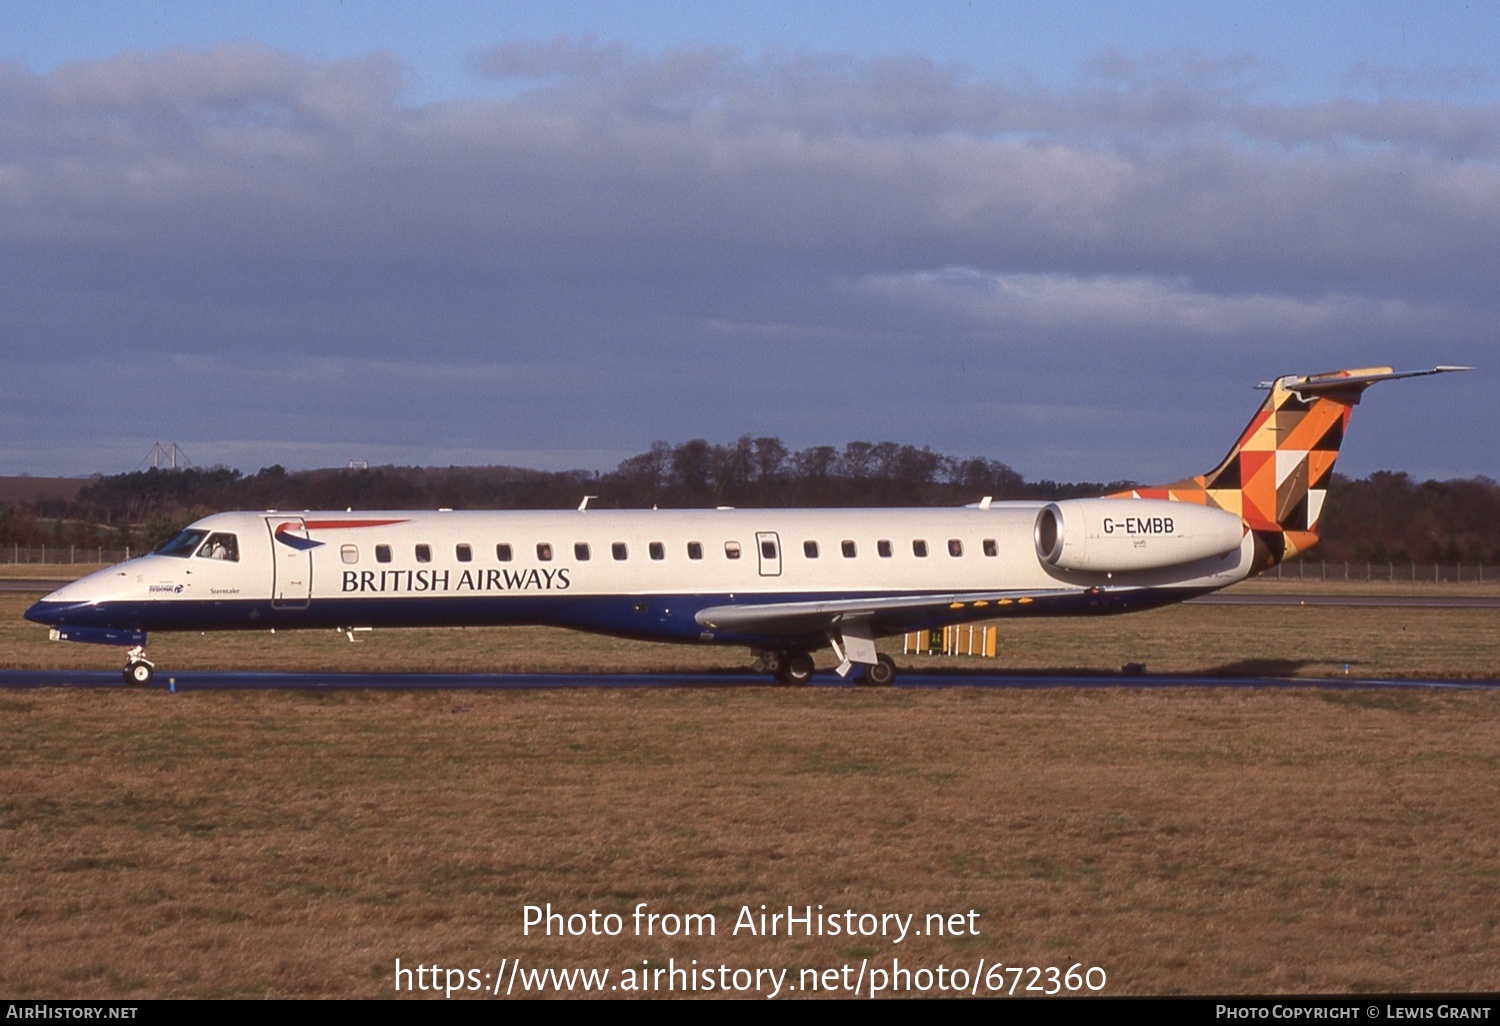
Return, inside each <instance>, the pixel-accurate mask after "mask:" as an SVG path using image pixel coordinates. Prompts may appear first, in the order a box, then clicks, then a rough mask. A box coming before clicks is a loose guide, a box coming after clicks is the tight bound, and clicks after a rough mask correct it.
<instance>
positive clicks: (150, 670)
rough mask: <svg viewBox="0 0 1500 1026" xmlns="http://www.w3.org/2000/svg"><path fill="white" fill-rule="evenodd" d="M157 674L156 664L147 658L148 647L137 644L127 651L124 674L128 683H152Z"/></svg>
mask: <svg viewBox="0 0 1500 1026" xmlns="http://www.w3.org/2000/svg"><path fill="white" fill-rule="evenodd" d="M155 675H156V664H155V663H153V662H152V661H151V660H149V659H147V658H146V647H145V646H144V645H137V646H135V647H134V648H132V649H131V650H130V651H129V652H127V653H125V670H124V672H123V676H124V678H125V683H126V684H150V683H151V678H152V677H154V676H155Z"/></svg>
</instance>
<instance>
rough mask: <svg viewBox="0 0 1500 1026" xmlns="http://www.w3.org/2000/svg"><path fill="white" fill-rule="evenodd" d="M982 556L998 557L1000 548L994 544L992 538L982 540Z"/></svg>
mask: <svg viewBox="0 0 1500 1026" xmlns="http://www.w3.org/2000/svg"><path fill="white" fill-rule="evenodd" d="M984 554H985V555H986V556H998V555H1000V546H998V545H996V544H995V539H993V538H986V539H985V540H984Z"/></svg>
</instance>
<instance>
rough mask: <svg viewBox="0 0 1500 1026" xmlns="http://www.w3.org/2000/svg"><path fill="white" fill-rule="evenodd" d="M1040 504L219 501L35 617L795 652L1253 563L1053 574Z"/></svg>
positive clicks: (144, 627) (1224, 580)
mask: <svg viewBox="0 0 1500 1026" xmlns="http://www.w3.org/2000/svg"><path fill="white" fill-rule="evenodd" d="M1087 501H1088V502H1095V503H1097V502H1108V503H1110V506H1109V507H1107V509H1110V510H1114V509H1130V510H1134V509H1150V508H1151V507H1152V504H1150V503H1148V502H1146V501H1145V500H1129V499H1126V500H1087ZM1064 505H1066V504H1064ZM1172 505H1173V507H1175V510H1182V509H1183V507H1182V506H1181V505H1180V504H1172ZM1052 508H1053V509H1056V508H1057V507H1056V506H1054V507H1052ZM1043 509H1044V504H1042V503H1033V502H1016V503H994V504H985V505H983V506H969V507H962V508H941V509H813V510H806V509H801V510H789V509H758V510H757V509H717V510H672V511H667V510H630V511H609V510H569V511H538V512H528V511H507V512H500V511H468V512H452V511H437V512H433V511H423V512H413V511H389V512H352V511H338V512H322V511H319V512H311V511H307V512H302V513H281V512H274V513H221V514H217V515H214V516H211V517H207V518H205V519H203V520H200V521H198V522H197V523H195V524H193V525H191V527H190V528H189V530H188V531H187V532H185V533H184V536H183V537H186V541H185V542H182V543H181V544H179V545H178V549H177V551H175V552H174V553H172V554H163V553H162V552H160V551H159V552H158V553H156V554H152V555H149V556H146V557H143V558H141V559H136V560H132V561H130V562H129V563H125V564H122V565H120V566H118V567H113V568H110V569H108V570H104V571H100V572H99V573H96V574H93V575H91V576H89V577H86V578H84V579H82V580H80V581H78V582H76V583H74V584H71V585H68V586H67V587H65V588H62V589H60V590H59V591H57V592H55V593H53V594H52V595H49V596H48V597H47V598H46V599H44V600H43V601H42V602H40V603H38V604H37V606H36V607H34V608H33V610H32V611H31V612H29V613H28V615H29V616H31V617H32V618H33V619H38V620H42V621H43V622H49V623H54V624H67V625H71V626H74V627H109V628H121V629H130V630H135V631H142V632H144V631H149V630H173V629H198V630H202V629H252V628H270V627H283V628H285V627H319V626H324V627H326V626H333V627H343V628H350V627H365V626H370V627H388V626H405V625H434V626H435V625H452V626H459V625H470V626H479V625H491V624H550V625H555V626H563V627H574V628H578V629H583V630H592V631H600V632H605V633H612V634H620V635H625V636H631V637H641V638H653V639H659V640H676V641H699V642H718V643H736V644H749V645H752V646H766V647H776V646H788V645H799V646H804V647H806V646H816V645H817V644H820V643H825V639H826V637H827V636H828V635H829V633H830V631H832V630H835V629H837V626H838V624H839V623H841V622H842V623H845V624H849V623H852V622H854V620H856V619H859V618H863V620H864V623H865V626H864V627H863V628H862V631H863V632H864V633H868V634H872V635H874V636H880V635H887V634H892V633H899V632H900V631H904V630H914V629H918V628H920V627H924V626H933V625H936V624H939V623H951V622H962V621H965V620H973V619H980V618H984V617H989V616H1005V615H1016V614H1031V615H1047V614H1052V615H1069V614H1086V613H1103V612H1119V611H1124V610H1128V609H1134V608H1144V607H1148V606H1155V605H1161V604H1164V603H1168V602H1173V601H1178V600H1180V599H1182V598H1187V597H1190V596H1192V595H1195V594H1201V593H1203V592H1205V591H1211V590H1214V589H1217V588H1222V587H1225V586H1227V585H1229V584H1232V583H1234V582H1236V581H1238V580H1242V579H1243V578H1244V577H1245V576H1246V575H1247V574H1248V572H1249V569H1250V560H1251V555H1252V546H1251V544H1250V540H1249V537H1248V535H1246V536H1245V537H1244V540H1243V543H1242V544H1234V545H1233V547H1232V548H1231V549H1229V550H1228V551H1224V552H1223V553H1222V554H1219V555H1214V556H1210V557H1207V558H1201V557H1199V556H1197V555H1194V556H1193V558H1191V559H1188V560H1187V561H1185V562H1181V563H1171V562H1169V563H1168V564H1167V565H1162V566H1156V567H1155V568H1152V569H1126V570H1122V571H1119V572H1113V571H1109V570H1091V571H1079V570H1066V569H1059V568H1058V567H1056V566H1053V565H1049V564H1048V562H1046V560H1044V558H1042V556H1041V555H1040V554H1039V552H1038V546H1039V541H1038V539H1037V531H1038V516H1039V513H1040V512H1041V511H1042V510H1043ZM1169 512H1174V510H1170V509H1169ZM1160 519H1161V518H1159V517H1158V518H1156V521H1157V523H1159V522H1160ZM1179 519H1181V518H1180V517H1179ZM1143 522H1146V521H1144V520H1143ZM1168 523H1169V526H1170V521H1168ZM194 532H197V533H196V534H195V533H194ZM174 544H176V543H174ZM1131 544H1133V545H1134V546H1136V550H1137V551H1138V550H1140V549H1141V548H1142V547H1144V546H1147V545H1148V544H1150V545H1158V546H1170V545H1173V544H1182V542H1181V540H1180V539H1173V538H1155V537H1152V538H1143V539H1138V540H1135V541H1134V542H1132V543H1131ZM1059 548H1060V546H1059ZM1164 551H1167V552H1168V553H1169V554H1170V552H1171V551H1172V550H1170V549H1166V550H1164ZM1169 558H1170V557H1169ZM726 610H728V611H729V612H728V613H727V614H726V612H725V611H726Z"/></svg>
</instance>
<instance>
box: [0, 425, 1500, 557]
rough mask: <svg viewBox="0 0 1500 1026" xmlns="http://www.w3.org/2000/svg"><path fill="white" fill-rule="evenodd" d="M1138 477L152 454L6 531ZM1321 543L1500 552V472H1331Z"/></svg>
mask: <svg viewBox="0 0 1500 1026" xmlns="http://www.w3.org/2000/svg"><path fill="white" fill-rule="evenodd" d="M1132 486H1133V482H1130V481H1110V482H1090V481H1083V482H1057V481H1050V480H1043V481H1027V480H1025V479H1024V478H1023V477H1022V476H1021V475H1020V474H1018V473H1017V472H1016V471H1015V470H1013V469H1012V468H1010V467H1009V466H1007V465H1006V464H1004V463H1001V462H999V461H997V460H992V459H987V458H985V457H973V458H969V459H960V458H955V457H951V456H947V455H944V454H942V453H938V452H935V451H933V450H932V449H930V448H927V447H923V448H920V449H918V448H916V447H915V446H911V445H900V444H897V443H895V442H874V443H871V442H849V443H848V444H846V445H845V446H843V448H841V449H840V448H836V447H834V446H827V445H820V446H812V447H809V448H806V449H801V450H792V449H789V448H788V447H787V446H786V445H784V444H783V443H782V442H781V440H780V439H778V438H752V437H749V436H745V437H743V438H740V439H738V440H737V441H735V442H732V443H729V444H727V445H714V444H711V443H709V442H708V441H706V440H704V439H701V438H700V439H694V440H692V441H689V442H683V443H680V444H677V445H672V444H669V443H667V442H657V443H655V444H653V445H652V446H651V448H650V449H648V450H647V451H646V452H643V453H640V454H638V455H635V456H631V457H630V458H628V459H626V460H623V461H622V462H621V463H620V464H619V466H618V467H616V468H615V469H614V470H613V471H609V472H606V473H599V472H592V471H581V470H569V471H542V470H531V469H526V468H521V467H506V466H488V467H390V466H386V467H370V468H367V469H366V468H361V469H325V470H303V471H287V470H286V469H284V468H283V467H280V466H271V467H264V468H262V469H261V470H260V471H258V472H257V473H255V474H250V475H245V474H241V473H240V472H239V471H238V470H233V469H229V468H224V467H213V468H207V469H200V468H196V467H193V468H187V469H183V470H159V469H155V468H153V469H150V470H143V471H135V472H133V473H126V474H115V475H111V476H108V477H100V478H97V479H95V480H92V481H90V482H89V483H88V484H87V485H85V486H84V487H83V488H82V489H81V490H80V491H79V493H78V495H77V497H76V499H74V500H73V501H71V502H68V503H65V504H62V505H61V507H60V506H59V504H58V503H57V502H50V503H47V504H30V505H28V504H26V503H8V504H3V505H0V544H6V545H12V544H16V545H78V546H84V547H92V546H98V545H102V546H105V547H109V548H123V547H125V546H127V545H128V546H130V547H131V548H133V549H137V550H140V549H145V548H150V547H154V546H156V545H158V544H160V543H161V542H162V541H165V540H166V539H167V538H170V537H171V536H172V535H173V534H175V533H176V532H177V531H178V530H180V529H181V528H182V526H183V525H185V524H187V523H190V522H191V521H193V520H195V519H198V518H199V517H202V516H206V515H207V514H209V513H212V512H217V511H220V510H228V509H346V508H352V509H365V510H369V509H437V508H452V509H559V508H569V507H573V506H577V505H578V503H579V502H580V501H581V500H582V498H583V497H584V496H585V495H588V496H593V498H591V499H590V507H591V508H600V509H631V508H644V507H651V506H659V507H663V508H679V509H681V508H702V507H712V506H741V507H777V506H821V507H851V506H951V505H961V504H963V503H967V502H975V501H977V500H979V499H980V498H982V497H983V496H986V495H988V496H991V497H993V498H994V499H995V500H996V501H1004V500H1007V499H1038V500H1051V499H1063V498H1073V497H1078V496H1089V495H1101V494H1105V493H1108V492H1113V491H1120V490H1123V489H1127V488H1130V487H1132ZM1320 531H1321V533H1322V536H1323V541H1322V544H1321V545H1320V546H1319V547H1318V548H1317V549H1315V550H1314V553H1315V555H1314V556H1313V558H1322V559H1328V560H1332V561H1335V562H1339V561H1346V560H1347V561H1351V562H1366V561H1368V562H1376V563H1384V562H1408V561H1416V562H1423V563H1431V562H1437V563H1447V564H1453V563H1460V562H1468V563H1477V562H1485V563H1496V562H1500V485H1497V484H1496V482H1494V481H1492V480H1489V479H1488V478H1483V477H1480V478H1473V479H1469V480H1454V481H1424V482H1417V481H1414V480H1412V479H1411V478H1410V477H1409V476H1408V475H1406V474H1404V473H1392V472H1384V471H1383V472H1379V473H1375V474H1371V475H1370V476H1369V477H1367V478H1363V479H1360V480H1350V479H1347V478H1344V477H1342V476H1339V475H1335V476H1334V478H1333V482H1332V485H1331V487H1330V489H1329V495H1328V500H1327V503H1326V504H1325V506H1324V514H1323V519H1322V523H1321V524H1320Z"/></svg>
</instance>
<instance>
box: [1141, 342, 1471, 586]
mask: <svg viewBox="0 0 1500 1026" xmlns="http://www.w3.org/2000/svg"><path fill="white" fill-rule="evenodd" d="M1468 369H1469V368H1467V367H1434V368H1432V369H1431V370H1419V371H1399V372H1398V371H1395V370H1393V369H1391V368H1390V367H1368V368H1363V369H1360V370H1343V371H1332V372H1330V373H1327V374H1309V375H1307V376H1306V377H1297V376H1295V375H1289V376H1287V377H1282V378H1277V379H1276V380H1275V381H1270V382H1264V383H1262V385H1261V387H1262V388H1266V389H1269V390H1270V394H1269V395H1268V396H1267V397H1266V401H1265V403H1264V404H1263V405H1262V406H1261V408H1260V409H1259V410H1257V411H1256V414H1255V416H1254V417H1252V418H1251V420H1250V424H1249V425H1248V426H1247V427H1246V428H1245V430H1244V432H1243V433H1242V434H1241V435H1240V439H1239V441H1238V442H1236V443H1235V445H1234V448H1232V449H1230V450H1229V455H1227V456H1225V457H1224V461H1223V462H1222V463H1220V464H1219V465H1218V466H1217V467H1215V468H1214V469H1213V470H1211V471H1209V472H1208V473H1207V474H1199V475H1198V476H1197V477H1192V478H1188V479H1187V480H1185V481H1177V482H1175V483H1173V484H1169V485H1160V486H1157V487H1153V488H1138V489H1136V490H1135V491H1133V492H1126V493H1121V494H1120V496H1119V497H1120V498H1125V497H1127V496H1130V497H1135V498H1142V499H1172V500H1175V501H1177V502H1192V503H1197V504H1199V505H1208V506H1213V507H1216V508H1218V509H1222V510H1226V511H1228V512H1230V513H1233V514H1235V515H1236V516H1238V517H1239V518H1240V519H1241V520H1243V521H1244V522H1245V526H1246V528H1248V529H1249V530H1250V531H1251V532H1252V533H1253V534H1254V535H1255V540H1256V544H1255V569H1256V570H1257V571H1258V570H1264V569H1265V568H1266V567H1268V566H1271V565H1273V564H1275V563H1279V562H1281V561H1282V560H1284V559H1289V558H1290V557H1292V556H1294V555H1296V554H1297V553H1299V552H1304V551H1306V550H1307V549H1309V548H1311V547H1312V546H1314V545H1316V544H1317V542H1318V535H1317V528H1318V517H1319V516H1320V515H1321V514H1322V511H1323V500H1324V498H1325V497H1326V496H1327V494H1328V482H1329V479H1330V478H1331V477H1332V476H1333V464H1334V461H1335V460H1336V459H1338V455H1339V445H1340V444H1341V443H1342V442H1343V440H1344V431H1345V429H1346V428H1347V427H1348V425H1349V414H1350V412H1351V411H1352V410H1353V408H1354V407H1355V406H1357V405H1358V404H1359V400H1360V396H1361V395H1363V394H1364V390H1365V389H1367V388H1369V387H1370V386H1371V385H1373V384H1375V383H1377V382H1380V381H1392V380H1395V379H1397V378H1414V377H1421V376H1423V375H1427V374H1442V373H1445V372H1447V371H1458V370H1468Z"/></svg>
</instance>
